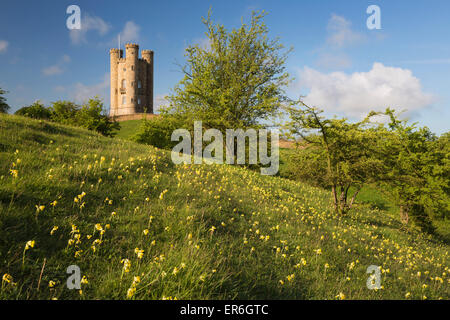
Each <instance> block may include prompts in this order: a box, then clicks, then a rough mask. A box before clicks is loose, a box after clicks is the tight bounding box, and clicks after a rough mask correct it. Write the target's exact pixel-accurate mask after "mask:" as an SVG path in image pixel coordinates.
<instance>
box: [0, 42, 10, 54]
mask: <svg viewBox="0 0 450 320" xmlns="http://www.w3.org/2000/svg"><path fill="white" fill-rule="evenodd" d="M8 45H9V43H8V41H6V40H0V53H4V52H6V50H8Z"/></svg>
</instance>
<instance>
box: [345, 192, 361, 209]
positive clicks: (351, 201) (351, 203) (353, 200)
mask: <svg viewBox="0 0 450 320" xmlns="http://www.w3.org/2000/svg"><path fill="white" fill-rule="evenodd" d="M361 189H362V187H359V188H358V189H356V191H355V193H354V194H353V196H352V199H351V200H350V204H349V205H348V208H349V209H351V208H352V206H353V203H354V202H355V199H356V196H357V195H358V193H359V191H361Z"/></svg>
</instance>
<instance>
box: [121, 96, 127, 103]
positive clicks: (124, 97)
mask: <svg viewBox="0 0 450 320" xmlns="http://www.w3.org/2000/svg"><path fill="white" fill-rule="evenodd" d="M125 103H127V96H125V95H123V96H122V104H125Z"/></svg>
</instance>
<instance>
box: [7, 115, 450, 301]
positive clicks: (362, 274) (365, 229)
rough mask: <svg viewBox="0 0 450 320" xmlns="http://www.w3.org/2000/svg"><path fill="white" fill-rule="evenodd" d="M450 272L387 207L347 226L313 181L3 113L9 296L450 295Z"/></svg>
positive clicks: (355, 217)
mask: <svg viewBox="0 0 450 320" xmlns="http://www.w3.org/2000/svg"><path fill="white" fill-rule="evenodd" d="M18 159H20V161H18ZM11 170H17V171H11ZM15 174H17V176H14V175H15ZM75 199H77V200H76V201H74V200H75ZM54 201H57V203H54ZM52 203H53V204H54V206H53V205H52ZM36 206H38V207H39V206H45V208H43V210H42V211H39V212H38V211H37V209H36ZM113 212H115V214H112V213H113ZM97 224H99V225H97ZM96 225H97V228H96ZM107 225H108V227H107ZM54 226H58V229H57V230H56V231H55V232H54V233H53V235H51V234H50V233H51V230H52V229H53V227H54ZM100 230H104V231H100ZM146 230H148V233H147V231H146ZM144 232H145V233H147V234H145V233H144ZM30 240H34V241H35V246H34V247H33V248H29V249H28V250H26V251H24V248H25V245H26V243H27V241H30ZM93 248H95V250H94V249H93ZM136 249H138V250H137V251H138V252H139V250H144V251H143V255H142V257H141V258H139V257H138V255H137V254H136ZM122 259H129V261H130V262H131V266H130V267H129V270H128V269H127V270H124V268H123V267H124V264H123V263H121V261H122ZM44 261H45V265H44ZM69 265H78V266H79V267H80V269H81V272H82V275H84V276H86V278H87V283H84V284H82V292H81V293H80V292H79V291H77V290H69V289H67V287H66V280H67V277H68V275H67V274H66V269H67V267H68V266H69ZM369 265H379V266H381V268H382V274H381V285H382V286H383V287H382V289H380V290H369V289H367V287H366V281H367V277H368V274H366V269H367V267H368V266H369ZM449 271H450V270H449V255H448V245H446V244H445V243H441V242H439V241H438V240H436V239H433V238H431V237H429V236H425V235H424V234H422V233H420V232H418V231H417V230H412V229H404V228H403V227H402V225H401V223H400V222H399V221H398V219H397V217H396V215H393V214H392V213H391V212H389V211H385V210H382V209H379V208H375V207H373V206H370V205H366V204H364V203H361V204H360V205H358V206H357V207H356V208H355V210H353V211H352V212H351V213H350V214H349V215H348V216H346V217H341V218H339V217H337V216H335V214H334V213H333V212H332V211H330V210H329V194H328V193H327V192H325V191H323V190H320V189H317V188H313V187H310V186H307V185H305V184H302V183H298V182H294V181H290V180H287V179H283V178H280V177H269V176H261V175H259V174H258V173H257V172H254V171H251V170H245V169H243V168H238V167H233V166H227V165H222V166H221V165H182V166H175V165H173V163H172V161H171V159H170V153H169V152H167V151H163V150H158V149H155V148H152V147H149V146H144V145H139V144H136V143H133V142H130V141H124V140H122V139H116V138H115V139H111V138H105V137H102V136H100V135H98V134H96V133H93V132H90V131H86V130H84V129H79V128H72V127H67V126H62V125H58V124H55V123H50V122H46V121H36V120H30V119H26V118H22V117H18V116H8V115H0V274H1V275H2V276H3V275H4V274H8V275H10V276H11V277H12V281H10V282H9V283H8V281H2V287H1V291H0V298H2V299H51V298H58V299H126V298H127V292H129V293H130V297H129V298H131V299H162V298H175V297H176V298H177V299H337V298H339V297H342V298H343V297H345V298H346V299H405V298H406V297H407V298H408V299H424V298H425V297H426V298H427V299H438V298H443V299H448V298H449V297H450V295H449V286H448V283H449V277H448V273H449ZM41 272H42V275H41ZM136 276H139V277H140V282H139V283H137V282H134V280H133V279H134V277H136ZM5 279H6V278H5ZM50 281H53V282H55V285H54V286H53V287H51V288H50V287H49V282H50ZM133 282H134V284H133ZM12 283H14V285H13V284H12ZM133 288H135V289H136V291H135V292H133ZM129 289H132V290H129ZM131 293H132V294H133V295H131ZM408 293H409V294H408ZM405 295H406V296H405Z"/></svg>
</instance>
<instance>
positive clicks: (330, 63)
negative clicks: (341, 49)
mask: <svg viewBox="0 0 450 320" xmlns="http://www.w3.org/2000/svg"><path fill="white" fill-rule="evenodd" d="M316 64H317V65H318V66H319V67H322V68H325V69H345V68H348V67H350V66H351V65H352V61H351V60H350V58H349V57H348V56H347V55H345V54H331V53H322V54H321V55H320V56H319V59H317V61H316Z"/></svg>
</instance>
